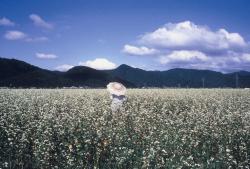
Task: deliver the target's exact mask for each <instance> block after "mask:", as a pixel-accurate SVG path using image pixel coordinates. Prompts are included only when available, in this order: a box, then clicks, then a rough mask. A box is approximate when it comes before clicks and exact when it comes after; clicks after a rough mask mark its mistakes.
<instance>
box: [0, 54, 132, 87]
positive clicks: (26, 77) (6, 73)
mask: <svg viewBox="0 0 250 169" xmlns="http://www.w3.org/2000/svg"><path fill="white" fill-rule="evenodd" d="M111 81H118V82H121V83H123V84H124V85H125V86H127V87H135V85H134V84H132V83H130V82H128V81H126V80H123V79H121V78H119V77H115V76H111V75H109V74H107V73H105V72H103V71H100V70H95V69H92V68H89V67H84V66H77V67H74V68H72V69H70V70H68V71H67V72H59V71H50V70H46V69H41V68H39V67H36V66H33V65H30V64H28V63H26V62H23V61H19V60H16V59H6V58H0V86H2V87H23V88H28V87H41V88H55V87H71V86H76V87H79V86H81V87H82V86H84V87H106V85H107V84H108V83H109V82H111Z"/></svg>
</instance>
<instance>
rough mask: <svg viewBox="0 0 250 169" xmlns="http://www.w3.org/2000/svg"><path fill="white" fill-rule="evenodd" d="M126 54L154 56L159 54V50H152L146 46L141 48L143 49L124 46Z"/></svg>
mask: <svg viewBox="0 0 250 169" xmlns="http://www.w3.org/2000/svg"><path fill="white" fill-rule="evenodd" d="M122 51H123V52H124V53H126V54H128V55H139V56H142V55H153V54H156V53H157V50H155V49H150V48H147V47H145V46H141V47H136V46H132V45H128V44H127V45H124V47H123V50H122Z"/></svg>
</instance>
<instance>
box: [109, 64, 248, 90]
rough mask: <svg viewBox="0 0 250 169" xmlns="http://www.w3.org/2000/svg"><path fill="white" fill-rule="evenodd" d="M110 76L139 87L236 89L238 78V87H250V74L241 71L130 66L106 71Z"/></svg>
mask: <svg viewBox="0 0 250 169" xmlns="http://www.w3.org/2000/svg"><path fill="white" fill-rule="evenodd" d="M106 72H107V73H109V74H110V75H113V76H116V77H122V78H123V79H125V80H127V81H130V82H132V83H133V84H135V85H136V86H137V87H193V88H200V87H203V85H204V87H206V88H216V87H233V88H234V87H235V86H236V76H238V87H242V88H245V87H250V72H247V71H240V72H235V73H230V74H223V73H221V72H216V71H211V70H195V69H181V68H176V69H170V70H167V71H146V70H142V69H139V68H133V67H130V66H128V65H124V64H123V65H120V66H119V67H118V68H116V69H113V70H108V71H106Z"/></svg>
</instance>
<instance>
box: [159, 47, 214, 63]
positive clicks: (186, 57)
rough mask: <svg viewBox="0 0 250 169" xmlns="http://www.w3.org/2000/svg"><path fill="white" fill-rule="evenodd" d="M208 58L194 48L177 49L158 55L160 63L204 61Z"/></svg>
mask: <svg viewBox="0 0 250 169" xmlns="http://www.w3.org/2000/svg"><path fill="white" fill-rule="evenodd" d="M208 59H209V58H208V57H207V56H206V55H205V54H204V53H202V52H200V51H195V50H190V51H188V50H179V51H172V52H171V53H170V54H168V55H164V56H161V57H160V63H162V64H167V63H179V62H186V63H187V62H188V63H190V62H198V61H200V62H204V61H207V60H208Z"/></svg>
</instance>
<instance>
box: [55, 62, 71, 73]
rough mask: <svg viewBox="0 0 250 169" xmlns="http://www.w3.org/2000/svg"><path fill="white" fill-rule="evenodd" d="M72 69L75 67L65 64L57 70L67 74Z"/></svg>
mask: <svg viewBox="0 0 250 169" xmlns="http://www.w3.org/2000/svg"><path fill="white" fill-rule="evenodd" d="M72 67H74V66H73V65H68V64H63V65H60V66H57V67H56V68H55V69H56V70H59V71H62V72H66V71H68V70H69V69H71V68H72Z"/></svg>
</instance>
